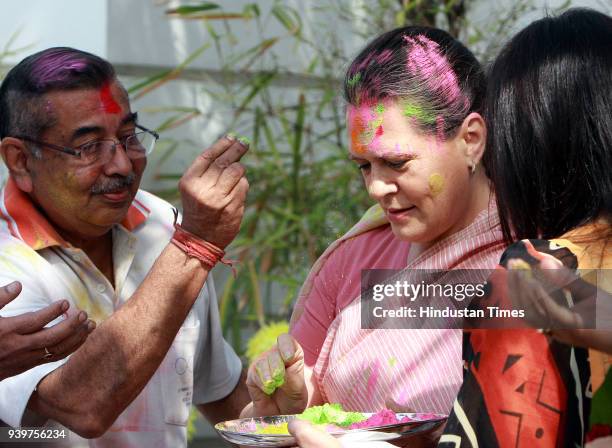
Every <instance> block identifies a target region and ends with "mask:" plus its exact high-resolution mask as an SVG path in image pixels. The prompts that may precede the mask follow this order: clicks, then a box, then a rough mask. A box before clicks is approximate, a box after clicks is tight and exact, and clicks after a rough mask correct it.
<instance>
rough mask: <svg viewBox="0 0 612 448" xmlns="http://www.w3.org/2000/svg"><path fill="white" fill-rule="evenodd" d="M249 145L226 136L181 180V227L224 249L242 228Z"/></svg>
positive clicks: (197, 159)
mask: <svg viewBox="0 0 612 448" xmlns="http://www.w3.org/2000/svg"><path fill="white" fill-rule="evenodd" d="M247 150H248V144H245V143H243V142H242V141H241V140H237V139H235V138H234V137H232V136H225V137H222V138H221V139H219V140H218V141H217V142H216V143H214V144H213V145H212V146H211V147H210V148H208V149H207V150H205V151H204V152H202V153H201V154H200V155H199V156H198V157H197V158H196V159H195V160H194V161H193V163H192V164H191V166H190V167H189V168H187V171H185V173H184V174H183V177H182V178H181V180H180V181H179V191H180V193H181V200H182V203H183V222H182V223H181V226H182V227H183V228H184V229H185V230H187V231H189V232H191V233H193V234H194V235H197V236H198V237H200V238H202V239H203V240H205V241H208V242H209V243H212V244H214V245H215V246H217V247H219V248H220V249H225V247H226V246H227V245H228V244H229V243H231V242H232V240H233V239H234V237H235V236H236V234H237V233H238V231H239V230H240V222H241V221H242V216H243V214H244V206H245V201H246V195H247V192H248V191H249V183H248V181H247V179H246V177H245V169H244V167H243V166H242V165H241V164H240V163H239V160H240V158H241V157H242V156H243V155H244V154H245V153H246V152H247Z"/></svg>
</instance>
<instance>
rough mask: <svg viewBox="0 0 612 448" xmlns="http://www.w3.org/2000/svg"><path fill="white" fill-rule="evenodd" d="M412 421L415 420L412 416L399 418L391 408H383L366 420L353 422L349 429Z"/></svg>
mask: <svg viewBox="0 0 612 448" xmlns="http://www.w3.org/2000/svg"><path fill="white" fill-rule="evenodd" d="M411 421H413V419H411V418H410V417H407V416H406V417H402V418H401V419H399V418H397V415H395V412H393V411H391V410H390V409H383V410H382V411H379V412H377V413H376V414H374V415H372V416H371V417H370V418H368V419H367V420H365V421H362V422H357V423H353V424H352V425H351V426H349V429H363V428H370V427H372V426H383V425H395V424H397V423H407V422H411Z"/></svg>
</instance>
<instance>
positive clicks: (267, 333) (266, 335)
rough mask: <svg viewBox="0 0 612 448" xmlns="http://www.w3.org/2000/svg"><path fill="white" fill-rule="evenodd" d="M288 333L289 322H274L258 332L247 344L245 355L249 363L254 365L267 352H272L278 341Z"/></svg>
mask: <svg viewBox="0 0 612 448" xmlns="http://www.w3.org/2000/svg"><path fill="white" fill-rule="evenodd" d="M288 331H289V324H288V323H287V322H273V323H271V324H266V325H264V326H263V327H261V328H260V329H259V330H257V332H256V333H255V334H254V335H253V336H251V338H250V339H249V342H248V344H247V349H246V353H245V355H246V357H247V360H248V361H249V363H252V362H253V361H254V360H255V358H257V357H258V356H259V355H261V354H262V353H264V352H265V351H267V350H270V349H271V348H272V347H273V346H274V345H275V344H276V339H277V338H278V337H279V336H280V335H281V334H283V333H287V332H288Z"/></svg>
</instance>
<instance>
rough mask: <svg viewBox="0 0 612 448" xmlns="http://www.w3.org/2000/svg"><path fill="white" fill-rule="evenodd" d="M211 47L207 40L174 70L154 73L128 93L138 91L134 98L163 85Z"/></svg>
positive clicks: (131, 88)
mask: <svg viewBox="0 0 612 448" xmlns="http://www.w3.org/2000/svg"><path fill="white" fill-rule="evenodd" d="M208 47H210V42H206V43H205V44H203V45H201V46H200V47H199V48H197V49H196V50H195V51H194V52H193V53H191V54H190V55H189V56H188V57H187V58H186V59H185V60H184V61H183V62H181V63H180V64H179V65H178V66H176V67H175V68H173V69H172V70H165V71H163V72H162V73H159V74H157V75H154V76H152V77H150V78H148V79H146V80H145V81H143V82H140V83H138V84H136V85H135V86H132V87H130V88H129V89H128V93H130V94H132V93H135V92H138V93H137V94H136V95H135V96H134V99H138V98H141V97H142V96H144V95H146V94H147V93H149V92H151V91H152V90H155V89H157V88H158V87H160V86H161V85H163V84H165V83H166V82H168V81H170V80H171V79H174V78H177V77H178V76H179V75H180V74H181V72H182V71H183V70H185V68H187V67H188V66H189V65H190V64H191V63H192V62H193V61H194V60H195V59H197V58H198V57H199V56H200V55H201V54H202V53H204V51H206V50H207V49H208Z"/></svg>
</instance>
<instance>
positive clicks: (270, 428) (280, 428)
mask: <svg viewBox="0 0 612 448" xmlns="http://www.w3.org/2000/svg"><path fill="white" fill-rule="evenodd" d="M255 434H281V435H289V427H288V424H287V422H284V423H279V424H277V425H266V426H262V427H261V428H259V429H258V430H257V431H255Z"/></svg>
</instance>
